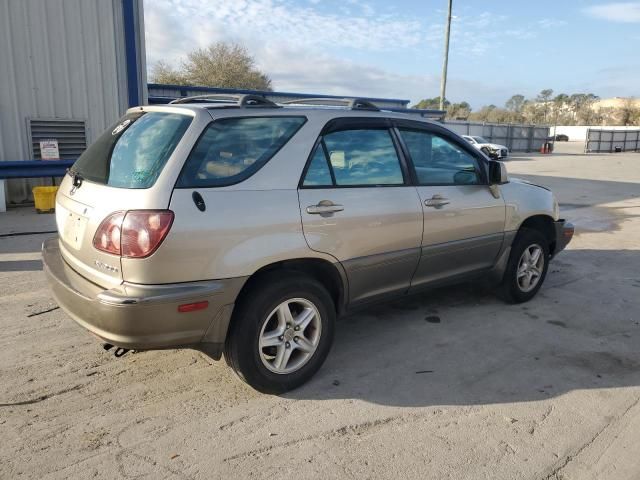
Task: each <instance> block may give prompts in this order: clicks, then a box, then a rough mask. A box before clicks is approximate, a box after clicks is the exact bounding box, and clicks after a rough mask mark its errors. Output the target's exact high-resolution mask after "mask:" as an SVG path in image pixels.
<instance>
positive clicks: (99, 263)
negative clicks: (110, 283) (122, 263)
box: [93, 260, 119, 273]
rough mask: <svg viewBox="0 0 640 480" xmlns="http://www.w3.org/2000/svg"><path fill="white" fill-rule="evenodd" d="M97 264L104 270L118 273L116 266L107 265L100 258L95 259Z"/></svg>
mask: <svg viewBox="0 0 640 480" xmlns="http://www.w3.org/2000/svg"><path fill="white" fill-rule="evenodd" d="M93 263H94V264H95V266H96V267H98V268H100V269H102V270H106V271H107V272H111V273H118V271H119V270H118V269H117V268H116V267H112V266H111V265H107V264H106V263H104V262H101V261H100V260H95V261H94V262H93Z"/></svg>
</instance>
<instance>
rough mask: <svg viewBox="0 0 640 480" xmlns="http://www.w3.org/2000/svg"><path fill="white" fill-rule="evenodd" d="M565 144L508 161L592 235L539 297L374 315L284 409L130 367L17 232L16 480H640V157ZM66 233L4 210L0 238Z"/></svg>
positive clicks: (5, 458) (204, 371)
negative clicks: (89, 326)
mask: <svg viewBox="0 0 640 480" xmlns="http://www.w3.org/2000/svg"><path fill="white" fill-rule="evenodd" d="M557 146H558V147H559V148H558V149H557V151H560V152H563V151H564V152H565V154H554V155H552V156H549V155H546V156H542V155H530V156H524V155H522V156H517V157H514V158H513V159H512V160H511V161H509V162H508V165H507V166H508V169H509V171H510V173H511V174H512V175H514V176H521V177H524V178H527V179H530V180H533V181H537V182H539V183H542V184H544V185H549V186H551V187H552V188H553V189H554V190H555V191H556V193H557V195H558V197H559V199H560V201H561V204H562V206H563V212H564V215H565V216H566V217H567V218H570V219H571V220H572V221H574V222H575V224H576V226H577V236H576V237H575V239H574V241H573V242H572V243H571V245H570V247H569V249H568V250H567V251H565V252H563V253H562V254H561V255H560V256H558V257H557V259H556V260H555V261H554V262H553V264H552V266H551V269H550V273H549V276H548V278H547V281H546V284H545V286H544V287H543V289H542V290H541V292H540V294H539V295H538V296H537V297H536V298H535V299H534V300H533V301H531V302H529V303H527V304H525V305H517V306H509V305H505V304H504V303H502V302H501V301H499V300H497V299H496V298H495V297H494V296H492V295H491V294H490V293H487V292H485V291H483V289H482V288H479V287H478V286H477V285H476V286H473V285H463V286H460V287H454V288H447V289H442V290H437V291H433V292H431V293H429V294H425V295H422V296H420V297H409V298H406V299H404V300H402V301H397V302H395V303H392V304H388V305H383V306H377V307H375V308H371V309H370V310H365V311H362V312H360V313H358V314H356V315H352V316H349V317H347V318H344V319H343V320H342V321H341V322H339V324H338V328H337V334H336V342H335V345H334V348H333V350H332V352H331V354H330V356H329V359H328V361H327V363H326V364H325V365H324V367H323V368H322V369H321V371H320V372H319V374H318V375H317V376H316V377H315V378H314V379H313V380H312V381H311V382H310V383H309V384H308V385H306V386H304V387H303V388H301V389H299V390H297V391H295V392H293V393H290V394H287V395H284V396H281V397H277V396H266V395H262V394H258V393H256V392H255V391H253V390H251V389H250V388H248V387H247V386H245V385H244V384H243V383H241V382H240V381H239V380H238V379H236V378H235V377H234V375H233V374H232V372H231V371H230V369H228V368H227V367H226V365H225V363H224V362H211V361H209V360H207V359H206V358H205V357H203V356H201V355H200V354H199V353H196V352H194V351H188V350H185V351H162V352H144V353H136V354H131V353H130V354H128V355H126V356H125V357H123V358H122V359H120V360H116V359H115V358H114V357H113V356H112V355H111V354H109V353H106V352H104V351H103V350H102V349H101V348H100V345H99V344H98V343H97V342H96V341H95V340H94V339H93V338H92V337H91V336H89V335H88V334H87V333H85V332H84V331H83V330H82V329H81V328H79V327H77V326H76V325H75V324H74V323H73V322H72V321H71V320H70V319H69V318H68V317H67V316H66V315H65V314H64V313H63V312H62V311H61V310H60V309H56V305H55V303H54V302H53V300H52V298H51V296H50V295H49V292H48V290H47V287H46V285H45V280H44V276H43V273H42V271H41V270H42V266H41V263H40V260H39V253H38V250H39V246H40V244H41V242H42V240H43V239H44V238H46V236H47V235H26V236H10V237H7V236H2V237H0V345H1V347H2V348H0V378H1V381H0V432H1V434H2V440H1V441H0V478H3V479H5V478H6V479H13V478H38V479H42V480H45V479H52V478H91V477H98V478H149V479H151V478H153V479H156V478H199V479H216V478H274V477H277V478H280V479H285V478H323V479H326V478H357V479H362V478H376V479H379V478H403V479H414V478H415V479H418V478H420V479H426V478H433V479H443V478H473V479H478V478H492V479H516V478H524V479H549V478H558V479H560V478H562V479H609V478H615V479H632V478H639V477H640V454H639V453H640V452H639V450H640V447H639V446H638V445H640V405H639V402H640V350H639V349H638V345H639V344H640V198H639V197H640V154H631V153H630V154H614V155H607V156H597V155H589V156H585V155H581V154H580V152H581V146H577V145H575V144H558V145H557ZM52 226H53V218H52V216H50V215H49V216H46V215H39V216H36V215H33V214H30V213H29V212H28V210H26V209H20V210H13V211H11V212H10V213H8V214H6V215H2V214H0V235H3V234H6V233H9V232H11V231H13V232H15V231H43V230H49V229H51V228H52ZM426 317H431V318H430V319H431V320H432V321H431V322H430V321H425V318H426ZM433 317H437V318H438V319H439V320H440V321H439V323H433Z"/></svg>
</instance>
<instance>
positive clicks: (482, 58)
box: [144, 0, 640, 108]
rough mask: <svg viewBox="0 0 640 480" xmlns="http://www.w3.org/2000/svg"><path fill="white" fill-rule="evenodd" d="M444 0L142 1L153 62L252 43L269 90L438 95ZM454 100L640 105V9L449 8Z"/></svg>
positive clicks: (510, 0)
mask: <svg viewBox="0 0 640 480" xmlns="http://www.w3.org/2000/svg"><path fill="white" fill-rule="evenodd" d="M446 4H447V2H446V0H397V1H385V0H144V6H145V29H146V47H147V63H148V67H149V69H150V68H151V67H152V66H153V64H154V63H155V62H157V61H158V60H166V61H168V62H169V63H173V64H179V62H180V59H181V58H183V57H184V55H185V54H186V52H188V51H189V50H192V49H194V48H197V47H205V46H207V45H208V44H210V43H211V42H216V41H219V40H224V41H234V42H238V43H241V44H243V45H245V46H246V47H247V48H248V49H249V51H250V52H251V53H252V54H253V56H254V57H255V59H256V62H257V64H258V67H259V68H260V69H262V70H263V71H265V72H266V73H267V74H268V75H269V76H270V77H271V78H272V80H273V87H274V90H279V91H290V92H308V93H318V94H338V95H358V96H376V97H392V98H404V99H410V100H411V101H412V102H414V101H417V100H419V99H421V98H426V97H434V96H437V95H438V94H439V82H440V70H441V62H442V50H443V41H444V40H443V36H444V22H445V16H446ZM453 9H454V12H453V14H454V16H455V18H454V20H453V23H452V33H451V50H450V57H449V81H448V87H447V98H449V99H450V100H452V101H462V100H466V101H468V102H469V103H471V105H472V106H473V107H474V108H479V107H480V106H482V105H484V104H488V103H494V104H496V105H502V104H504V102H505V100H506V99H507V98H508V97H510V96H511V95H512V94H514V93H521V94H524V95H526V96H534V95H535V94H536V93H537V92H539V91H540V90H541V89H543V88H552V89H553V90H554V91H555V92H556V93H561V92H562V93H575V92H593V93H595V94H596V95H599V96H601V97H609V96H629V95H635V96H640V53H639V51H640V48H639V47H640V1H633V2H603V1H602V0H600V1H598V0H536V1H528V0H484V1H479V0H454V2H453Z"/></svg>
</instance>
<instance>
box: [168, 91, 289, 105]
mask: <svg viewBox="0 0 640 480" xmlns="http://www.w3.org/2000/svg"><path fill="white" fill-rule="evenodd" d="M169 103H170V104H174V105H175V104H182V103H220V104H232V106H236V107H241V108H242V107H252V108H255V107H263V108H279V105H277V104H276V103H273V102H272V101H271V100H267V99H266V98H264V97H262V96H260V95H253V94H243V95H227V94H224V93H212V94H209V95H195V96H193V97H182V98H176V99H175V100H173V101H171V102H169Z"/></svg>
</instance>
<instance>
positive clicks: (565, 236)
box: [553, 219, 575, 256]
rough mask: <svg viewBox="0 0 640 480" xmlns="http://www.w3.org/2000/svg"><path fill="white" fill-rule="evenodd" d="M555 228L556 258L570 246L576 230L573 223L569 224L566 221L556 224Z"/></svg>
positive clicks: (562, 220)
mask: <svg viewBox="0 0 640 480" xmlns="http://www.w3.org/2000/svg"><path fill="white" fill-rule="evenodd" d="M554 226H555V230H556V247H555V249H554V250H553V255H554V256H555V255H557V254H558V253H560V252H561V251H562V250H564V248H565V247H566V246H567V245H568V244H569V242H570V241H571V239H572V238H573V233H574V231H575V229H574V227H573V224H572V223H570V222H567V221H566V220H564V219H560V220H558V221H557V222H554Z"/></svg>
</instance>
